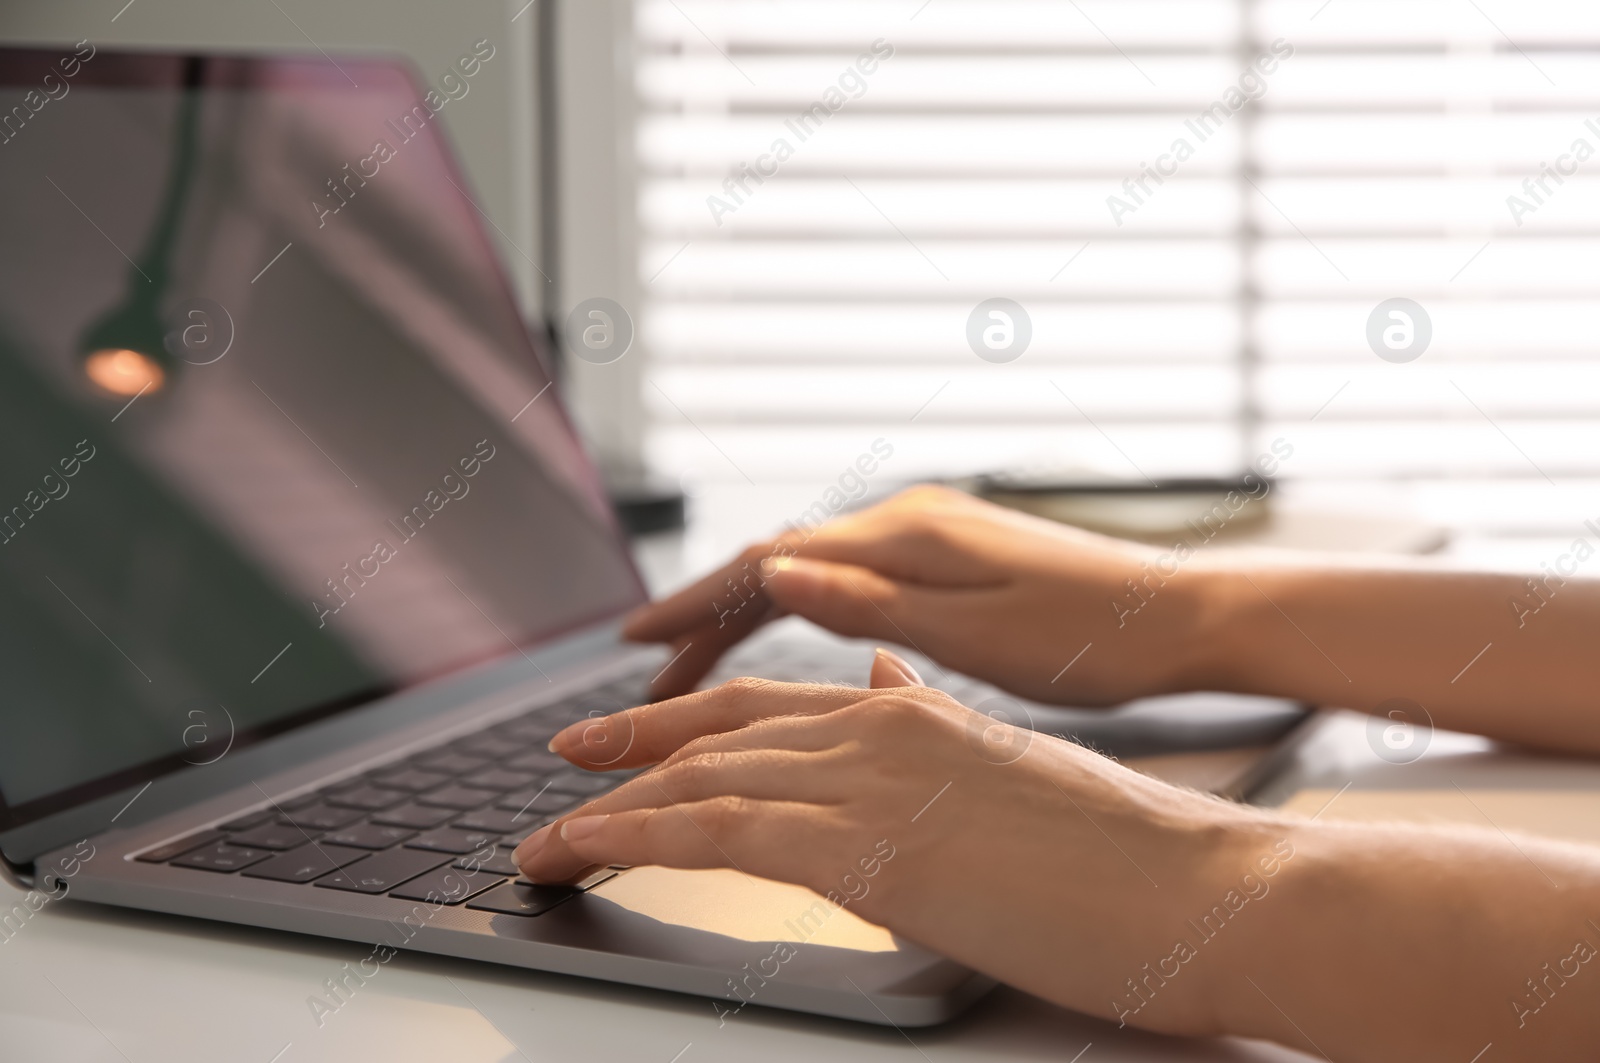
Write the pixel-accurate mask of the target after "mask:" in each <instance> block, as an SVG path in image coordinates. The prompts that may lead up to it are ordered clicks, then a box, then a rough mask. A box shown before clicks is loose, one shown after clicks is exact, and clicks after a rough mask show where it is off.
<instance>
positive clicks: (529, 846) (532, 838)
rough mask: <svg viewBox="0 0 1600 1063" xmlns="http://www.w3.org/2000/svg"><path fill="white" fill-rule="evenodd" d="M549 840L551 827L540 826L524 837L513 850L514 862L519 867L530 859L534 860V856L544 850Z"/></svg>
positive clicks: (512, 858) (512, 857)
mask: <svg viewBox="0 0 1600 1063" xmlns="http://www.w3.org/2000/svg"><path fill="white" fill-rule="evenodd" d="M549 840H550V828H549V827H548V826H546V827H540V828H539V829H538V830H536V831H534V832H533V833H532V834H530V835H528V836H527V837H526V838H524V839H522V841H521V842H520V843H518V845H517V847H516V848H515V849H513V850H512V851H511V860H512V862H513V863H515V864H516V865H517V866H518V867H521V866H522V865H523V864H525V863H527V862H528V861H529V860H532V859H533V858H534V857H536V856H538V855H539V854H540V853H541V852H542V851H544V847H545V844H546V843H547V842H549Z"/></svg>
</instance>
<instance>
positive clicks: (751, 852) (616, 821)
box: [522, 797, 839, 885]
mask: <svg viewBox="0 0 1600 1063" xmlns="http://www.w3.org/2000/svg"><path fill="white" fill-rule="evenodd" d="M838 830H839V828H838V827H837V826H836V825H834V824H833V823H832V821H831V820H830V819H828V818H827V817H826V816H823V815H818V810H817V809H815V808H812V807H811V806H809V805H804V804H797V803H793V802H786V801H752V800H749V799H746V798H740V797H718V798H713V799H711V800H709V801H699V802H696V803H694V804H687V805H677V806H674V807H670V808H642V809H634V810H631V811H627V812H616V813H613V814H611V815H602V816H585V817H583V818H581V819H573V820H568V821H566V822H565V823H563V824H562V826H561V841H562V843H563V845H564V847H565V850H564V851H562V850H555V849H553V848H551V847H548V846H547V847H546V850H545V851H541V852H536V853H534V854H533V856H531V857H530V858H529V860H528V862H527V863H526V864H524V865H522V871H523V873H524V874H525V875H527V876H528V877H529V878H530V879H532V880H534V881H535V882H541V881H542V882H560V881H564V880H565V879H566V878H568V877H570V872H567V870H566V869H567V868H568V867H570V866H572V864H573V862H574V861H581V863H582V864H583V865H592V864H600V865H607V864H625V865H628V866H638V865H644V864H649V865H655V866H659V867H677V868H714V867H725V868H733V869H734V870H737V871H744V872H746V873H748V874H751V875H757V876H759V877H761V878H768V879H775V880H777V881H780V882H794V883H798V884H801V885H805V884H806V883H807V879H808V876H809V875H811V874H812V873H813V872H814V865H815V864H816V863H817V858H818V854H819V852H825V851H827V848H831V847H832V846H831V844H830V843H831V842H832V841H833V837H834V836H835V834H836V832H837V831H838ZM546 852H549V853H550V854H551V855H549V856H547V855H546Z"/></svg>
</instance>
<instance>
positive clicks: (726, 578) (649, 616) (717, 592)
mask: <svg viewBox="0 0 1600 1063" xmlns="http://www.w3.org/2000/svg"><path fill="white" fill-rule="evenodd" d="M785 545H786V544H785V542H784V539H783V537H779V538H777V539H768V540H765V541H763V542H759V543H756V544H754V545H752V546H749V547H747V548H746V549H745V550H743V551H742V552H741V553H740V554H739V555H738V556H737V557H735V558H734V559H733V560H732V561H730V562H728V563H727V564H726V565H723V566H722V567H721V568H719V569H717V570H716V571H714V572H712V573H710V574H709V575H707V576H704V577H702V578H700V579H698V580H696V581H695V582H694V583H691V584H690V585H689V586H687V587H685V588H683V589H682V590H680V591H677V592H676V593H674V594H672V595H670V596H668V597H666V598H663V599H662V600H661V601H659V602H651V603H649V604H648V605H644V606H640V607H639V608H638V609H635V610H634V611H633V612H632V613H631V614H629V616H628V618H627V620H626V621H625V622H624V623H623V626H622V634H623V637H624V638H627V639H631V640H633V641H634V642H669V641H671V640H673V639H675V638H677V637H678V636H680V635H682V634H683V633H684V632H686V631H690V630H693V629H695V628H699V627H703V626H705V625H706V624H707V623H717V624H719V625H720V622H721V621H722V619H723V618H724V617H726V616H729V615H735V616H736V615H738V614H740V613H743V612H745V611H746V610H747V609H748V606H746V607H745V608H741V607H740V606H741V603H743V602H748V601H751V599H755V601H754V602H753V603H752V604H755V605H757V606H759V605H761V604H762V603H764V601H765V599H764V597H763V596H762V594H761V583H762V574H761V572H760V570H759V566H760V565H761V562H762V561H764V560H765V559H766V558H768V557H770V556H772V553H773V552H774V551H775V550H778V549H780V548H783V547H784V546H785ZM755 611H756V612H760V611H761V609H760V608H757V609H756V610H755Z"/></svg>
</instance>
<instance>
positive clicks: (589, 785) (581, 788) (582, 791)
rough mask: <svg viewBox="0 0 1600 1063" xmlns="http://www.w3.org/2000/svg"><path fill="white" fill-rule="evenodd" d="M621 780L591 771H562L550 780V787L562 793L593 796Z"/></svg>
mask: <svg viewBox="0 0 1600 1063" xmlns="http://www.w3.org/2000/svg"><path fill="white" fill-rule="evenodd" d="M621 782H622V780H621V779H618V778H615V777H613V776H610V775H596V774H594V773H593V772H587V771H581V772H579V771H575V772H564V773H562V774H560V775H557V776H556V777H555V778H553V779H551V780H550V789H552V790H558V791H560V792H561V793H564V794H577V795H579V796H580V797H593V796H594V795H595V794H598V793H603V792H604V791H606V790H609V789H611V788H612V787H613V786H616V785H618V784H619V783H621Z"/></svg>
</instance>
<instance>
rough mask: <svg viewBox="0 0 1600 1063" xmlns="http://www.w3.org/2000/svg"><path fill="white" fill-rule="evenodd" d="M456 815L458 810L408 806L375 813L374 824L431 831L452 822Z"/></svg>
mask: <svg viewBox="0 0 1600 1063" xmlns="http://www.w3.org/2000/svg"><path fill="white" fill-rule="evenodd" d="M456 814H457V812H456V810H455V809H451V808H424V807H423V806H422V805H416V804H407V805H401V806H400V807H399V808H390V809H385V810H384V811H382V812H375V813H373V816H372V822H374V823H382V824H384V825H385V826H390V827H408V828H410V829H411V830H429V829H431V828H433V827H437V826H439V825H440V824H442V823H448V822H450V819H451V817H452V816H455V815H456Z"/></svg>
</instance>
